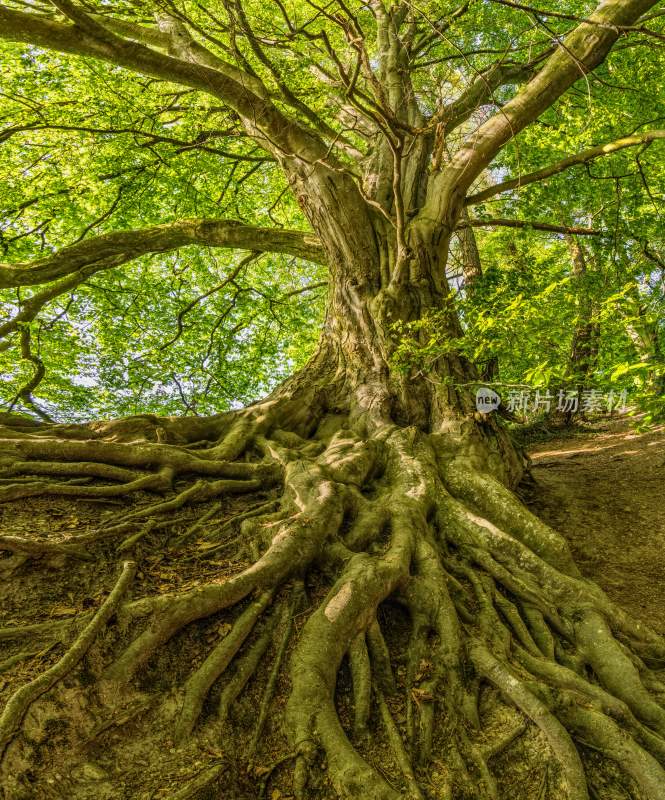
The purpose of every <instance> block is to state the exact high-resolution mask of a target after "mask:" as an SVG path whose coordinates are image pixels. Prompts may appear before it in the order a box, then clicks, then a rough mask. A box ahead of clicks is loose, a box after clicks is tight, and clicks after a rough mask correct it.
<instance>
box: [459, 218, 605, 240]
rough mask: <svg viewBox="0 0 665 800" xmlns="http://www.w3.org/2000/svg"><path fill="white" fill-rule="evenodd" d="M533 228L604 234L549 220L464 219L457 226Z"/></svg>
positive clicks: (575, 234)
mask: <svg viewBox="0 0 665 800" xmlns="http://www.w3.org/2000/svg"><path fill="white" fill-rule="evenodd" d="M493 227H503V228H533V229H534V230H536V231H550V232H552V233H567V234H570V235H574V236H602V235H603V231H597V230H594V229H593V228H578V227H575V226H572V227H571V226H568V225H551V224H550V223H549V222H533V221H531V220H528V219H473V218H470V219H462V220H460V222H459V223H458V224H457V228H458V229H460V228H493Z"/></svg>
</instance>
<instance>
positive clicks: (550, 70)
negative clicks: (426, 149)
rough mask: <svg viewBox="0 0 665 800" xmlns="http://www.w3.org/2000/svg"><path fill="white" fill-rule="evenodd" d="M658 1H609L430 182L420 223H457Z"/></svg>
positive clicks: (483, 125)
mask: <svg viewBox="0 0 665 800" xmlns="http://www.w3.org/2000/svg"><path fill="white" fill-rule="evenodd" d="M657 2H658V0H603V2H601V3H600V4H599V5H598V7H597V8H596V10H595V11H594V12H593V13H592V14H591V15H590V16H589V22H583V23H582V24H580V25H578V26H577V27H576V28H575V29H574V30H573V31H572V32H571V33H570V34H569V35H568V36H567V37H566V39H565V41H564V42H562V43H561V45H560V46H559V47H558V48H557V50H556V52H555V53H554V54H553V55H551V56H550V57H549V58H548V59H547V61H546V62H545V64H544V66H543V68H542V69H541V70H540V71H539V72H538V74H537V75H536V76H535V77H534V78H532V80H531V81H529V83H528V84H526V86H524V88H523V89H522V90H521V91H520V92H518V94H517V95H516V96H515V97H514V98H513V99H512V100H510V101H509V102H508V103H506V105H505V106H503V108H502V109H501V110H500V111H498V112H497V113H496V114H495V115H494V116H492V117H491V118H490V119H489V120H487V122H485V123H483V124H482V125H481V126H480V127H479V128H478V129H477V130H476V131H475V132H474V133H473V134H472V135H471V136H470V137H469V138H468V139H467V141H466V142H465V144H464V145H463V146H462V147H461V148H460V150H459V151H458V152H457V153H456V154H455V156H454V157H453V158H452V160H451V162H450V163H449V164H448V165H447V166H446V167H445V169H443V170H442V171H440V172H438V173H435V174H433V175H432V177H431V178H430V181H429V184H428V187H427V199H426V202H425V204H424V206H423V208H422V210H421V211H420V213H419V214H418V216H417V217H416V218H415V220H414V222H415V223H416V225H418V226H419V227H421V226H424V227H425V228H430V227H431V226H432V225H437V224H441V223H443V222H446V221H447V220H448V219H449V218H450V217H451V216H452V218H451V219H449V221H450V222H451V223H454V220H455V218H456V216H457V215H458V214H459V210H460V206H461V204H462V202H463V198H464V195H465V194H466V192H467V191H468V189H469V187H470V186H471V184H472V183H473V182H474V180H475V179H476V178H477V177H478V175H480V173H481V172H482V171H483V170H484V169H485V168H486V167H487V166H488V165H489V164H490V162H491V161H492V159H493V158H494V157H495V156H496V154H497V153H498V152H499V150H501V148H502V147H503V146H504V145H505V144H506V143H507V142H509V141H510V140H511V139H512V138H513V137H514V136H516V135H517V134H518V133H519V132H520V131H521V130H523V129H524V128H525V127H526V126H527V125H529V124H530V123H531V122H533V121H534V120H535V119H537V118H538V117H539V116H540V115H541V114H542V113H543V111H545V110H546V109H548V108H549V107H550V106H551V105H552V104H553V103H554V102H555V101H556V100H557V99H558V98H559V97H561V95H562V94H563V93H564V92H566V91H567V90H568V89H569V88H570V87H571V86H573V84H575V83H576V82H577V81H578V80H579V79H580V78H581V77H583V76H584V75H586V74H587V73H588V72H590V71H592V70H593V69H595V68H596V67H597V66H598V65H599V64H600V63H602V61H603V60H604V59H605V57H606V56H607V54H608V53H609V51H610V50H611V48H612V46H613V44H614V43H615V42H616V40H617V39H618V38H619V36H620V35H621V28H622V26H625V25H632V24H633V23H634V22H636V21H637V20H638V19H639V18H640V17H641V16H642V15H643V14H644V13H646V12H647V11H648V10H649V9H650V8H652V7H653V6H654V5H656V3H657Z"/></svg>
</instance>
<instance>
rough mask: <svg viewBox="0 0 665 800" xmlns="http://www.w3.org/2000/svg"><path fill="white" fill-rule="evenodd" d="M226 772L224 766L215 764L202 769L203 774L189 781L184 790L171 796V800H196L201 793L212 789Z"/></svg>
mask: <svg viewBox="0 0 665 800" xmlns="http://www.w3.org/2000/svg"><path fill="white" fill-rule="evenodd" d="M223 770H224V765H223V764H213V765H212V766H210V767H206V768H205V769H202V770H201V772H199V774H198V775H197V776H196V777H195V778H194V779H193V780H191V781H188V782H187V784H186V785H185V786H183V787H182V789H178V791H177V792H176V793H175V794H172V795H171V800H194V798H196V797H199V796H200V793H201V792H202V791H204V790H205V789H207V788H208V787H210V786H211V785H212V784H213V783H215V781H216V780H217V779H218V778H219V776H220V775H221V774H222V772H223Z"/></svg>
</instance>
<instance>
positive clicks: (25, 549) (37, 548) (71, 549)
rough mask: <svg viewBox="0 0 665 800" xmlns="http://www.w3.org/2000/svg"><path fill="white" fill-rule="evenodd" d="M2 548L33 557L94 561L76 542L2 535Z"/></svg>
mask: <svg viewBox="0 0 665 800" xmlns="http://www.w3.org/2000/svg"><path fill="white" fill-rule="evenodd" d="M0 550H9V551H10V552H12V553H25V554H26V555H29V556H31V557H32V558H41V557H42V556H69V557H70V558H79V559H82V560H83V561H92V560H93V557H92V556H91V555H90V553H88V552H86V550H84V549H83V548H82V547H80V546H78V545H74V544H52V543H50V542H39V541H35V540H34V539H26V538H23V537H20V536H0Z"/></svg>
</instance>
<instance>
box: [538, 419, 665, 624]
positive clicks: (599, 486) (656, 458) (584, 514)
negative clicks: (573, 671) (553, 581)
mask: <svg viewBox="0 0 665 800" xmlns="http://www.w3.org/2000/svg"><path fill="white" fill-rule="evenodd" d="M528 451H529V455H530V456H531V459H532V462H533V477H534V479H535V485H534V486H527V487H523V496H524V498H525V499H526V500H527V502H528V504H529V506H530V508H531V510H532V511H533V512H534V513H536V514H537V515H538V516H539V517H541V519H543V520H544V521H545V522H547V523H548V524H549V525H551V526H552V527H553V528H555V529H556V530H558V531H560V532H561V533H563V534H564V535H565V536H566V538H567V539H568V541H569V542H570V545H571V548H572V551H573V555H574V557H575V560H576V561H577V564H578V565H579V567H580V569H581V570H582V572H583V574H584V575H585V576H587V577H589V578H592V579H593V580H595V581H596V582H597V583H599V584H600V585H601V586H602V588H603V589H604V590H605V591H606V592H607V593H608V595H609V596H610V597H611V598H612V599H613V600H616V601H617V602H618V603H620V604H621V605H622V606H623V607H624V608H625V609H626V610H627V611H629V612H630V613H631V614H633V615H634V616H636V617H639V618H641V619H643V620H644V621H645V622H647V623H649V624H650V625H651V626H652V627H653V628H654V629H656V630H657V631H658V632H659V633H662V634H665V425H663V426H660V427H659V428H656V429H652V430H651V431H649V432H647V433H638V432H636V431H635V430H634V429H633V428H632V427H631V425H630V423H629V420H628V419H625V418H624V419H617V420H602V421H599V422H596V423H594V424H592V425H590V426H589V427H588V428H586V429H585V430H583V431H579V430H578V431H575V432H572V433H570V434H558V435H556V436H555V438H552V439H550V440H549V441H543V442H540V443H538V444H533V445H531V446H530V447H529V448H528Z"/></svg>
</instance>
